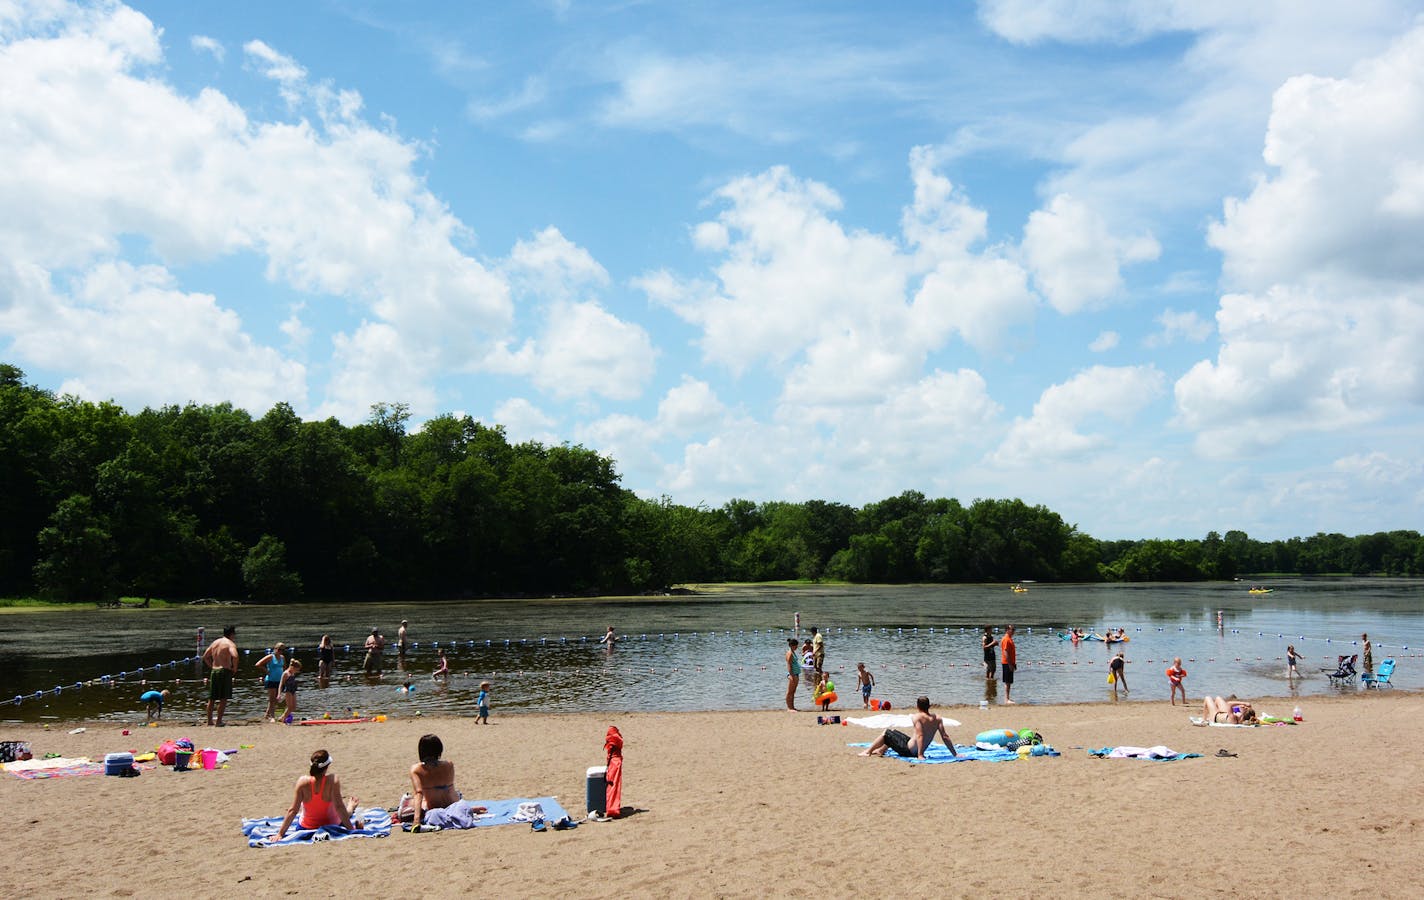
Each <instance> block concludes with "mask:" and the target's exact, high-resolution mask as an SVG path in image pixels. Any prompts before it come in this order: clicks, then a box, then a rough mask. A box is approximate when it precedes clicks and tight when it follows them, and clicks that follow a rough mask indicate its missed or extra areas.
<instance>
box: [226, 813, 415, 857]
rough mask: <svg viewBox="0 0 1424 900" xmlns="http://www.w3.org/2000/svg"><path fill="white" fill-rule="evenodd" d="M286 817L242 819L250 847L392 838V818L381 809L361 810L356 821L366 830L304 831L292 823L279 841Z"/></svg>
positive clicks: (332, 827) (335, 827)
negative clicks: (280, 829)
mask: <svg viewBox="0 0 1424 900" xmlns="http://www.w3.org/2000/svg"><path fill="white" fill-rule="evenodd" d="M283 818H284V817H283V816H268V817H267V818H265V819H243V820H242V833H243V834H244V835H246V836H247V846H249V847H276V846H281V845H284V844H310V843H313V842H316V841H344V840H346V839H347V838H358V837H372V838H383V837H390V836H391V814H390V813H388V812H386V811H385V810H384V809H381V808H380V807H376V806H373V807H371V808H370V809H358V810H357V811H356V815H355V816H353V817H352V818H353V819H360V820H361V823H362V825H364V826H365V827H363V828H361V829H359V830H356V831H347V830H346V829H345V828H342V827H341V826H340V825H324V826H322V827H321V828H303V827H302V826H301V820H300V819H298V820H297V821H295V822H293V823H292V825H291V827H290V828H288V829H287V833H286V835H285V836H284V837H283V838H282V839H281V840H280V841H279V840H277V830H278V829H279V828H281V827H282V819H283Z"/></svg>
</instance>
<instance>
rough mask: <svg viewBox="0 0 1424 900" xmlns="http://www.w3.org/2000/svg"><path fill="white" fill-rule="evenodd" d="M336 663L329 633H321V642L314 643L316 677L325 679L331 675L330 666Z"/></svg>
mask: <svg viewBox="0 0 1424 900" xmlns="http://www.w3.org/2000/svg"><path fill="white" fill-rule="evenodd" d="M335 663H336V648H335V647H333V646H332V645H331V635H329V634H323V635H322V636H321V643H320V644H317V645H316V677H317V680H318V681H325V680H327V679H328V678H330V677H331V668H332V666H333V665H334V664H335Z"/></svg>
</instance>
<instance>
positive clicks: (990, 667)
mask: <svg viewBox="0 0 1424 900" xmlns="http://www.w3.org/2000/svg"><path fill="white" fill-rule="evenodd" d="M979 646H981V647H983V648H984V680H985V681H993V680H994V664H995V662H996V661H997V659H998V654H997V653H995V652H994V648H995V647H997V646H999V639H998V638H996V637H994V629H993V628H991V627H990V626H988V625H985V626H984V636H983V637H981V638H980V639H979Z"/></svg>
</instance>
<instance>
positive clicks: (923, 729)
mask: <svg viewBox="0 0 1424 900" xmlns="http://www.w3.org/2000/svg"><path fill="white" fill-rule="evenodd" d="M915 710H916V711H915V714H914V715H913V716H911V717H910V727H911V729H912V730H913V731H914V733H915V734H914V736H913V737H911V736H910V735H908V734H905V733H904V732H903V731H896V730H895V729H893V728H887V729H885V733H884V734H882V735H881V736H880V737H878V738H876V739H875V743H873V744H871V745H870V749H868V750H865V751H862V752H861V754H860V755H861V756H884V755H885V751H886V750H887V749H890V750H894V751H895V755H896V756H903V757H905V758H906V759H924V758H925V750H926V749H928V748H929V745H930V744H931V743H932V742H933V741H934V739H935V735H936V734H938V735H939V736H940V738H942V739H943V740H944V745H945V746H946V747H948V748H949V755H950V756H958V755H959V754H958V753H957V752H955V749H954V742H953V741H951V740H950V739H949V732H947V731H945V730H944V719H942V718H940V717H939V714H938V713H932V712H930V698H928V697H919V698H918V699H916V700H915Z"/></svg>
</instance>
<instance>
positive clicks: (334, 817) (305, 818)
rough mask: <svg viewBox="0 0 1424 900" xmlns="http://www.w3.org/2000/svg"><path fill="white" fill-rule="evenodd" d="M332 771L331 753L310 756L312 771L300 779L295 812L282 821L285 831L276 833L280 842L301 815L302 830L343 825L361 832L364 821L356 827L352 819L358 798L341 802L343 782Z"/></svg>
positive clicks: (288, 812) (318, 753) (290, 812)
mask: <svg viewBox="0 0 1424 900" xmlns="http://www.w3.org/2000/svg"><path fill="white" fill-rule="evenodd" d="M330 767H331V754H330V753H327V752H326V751H325V750H318V751H316V752H315V753H313V754H312V755H311V771H310V773H309V774H307V775H303V776H302V777H301V778H298V779H297V792H296V796H295V797H293V798H292V808H291V809H289V810H287V816H286V818H284V819H283V820H282V827H281V828H279V829H277V840H279V841H280V840H281V839H282V838H283V837H285V836H286V834H287V829H288V828H290V827H291V825H292V820H293V819H296V818H297V813H298V811H300V812H301V820H300V822H299V823H298V824H299V825H300V827H302V828H322V827H324V826H327V825H340V826H341V827H342V828H346V829H348V830H355V829H359V828H361V826H362V823H361V821H360V820H359V819H357V820H355V822H354V824H353V821H352V818H351V815H352V814H353V813H354V812H355V811H356V798H355V797H352V798H350V800H343V799H341V780H340V779H338V778H337V777H336V774H335V773H333V772H330V771H328V770H329V769H330Z"/></svg>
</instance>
